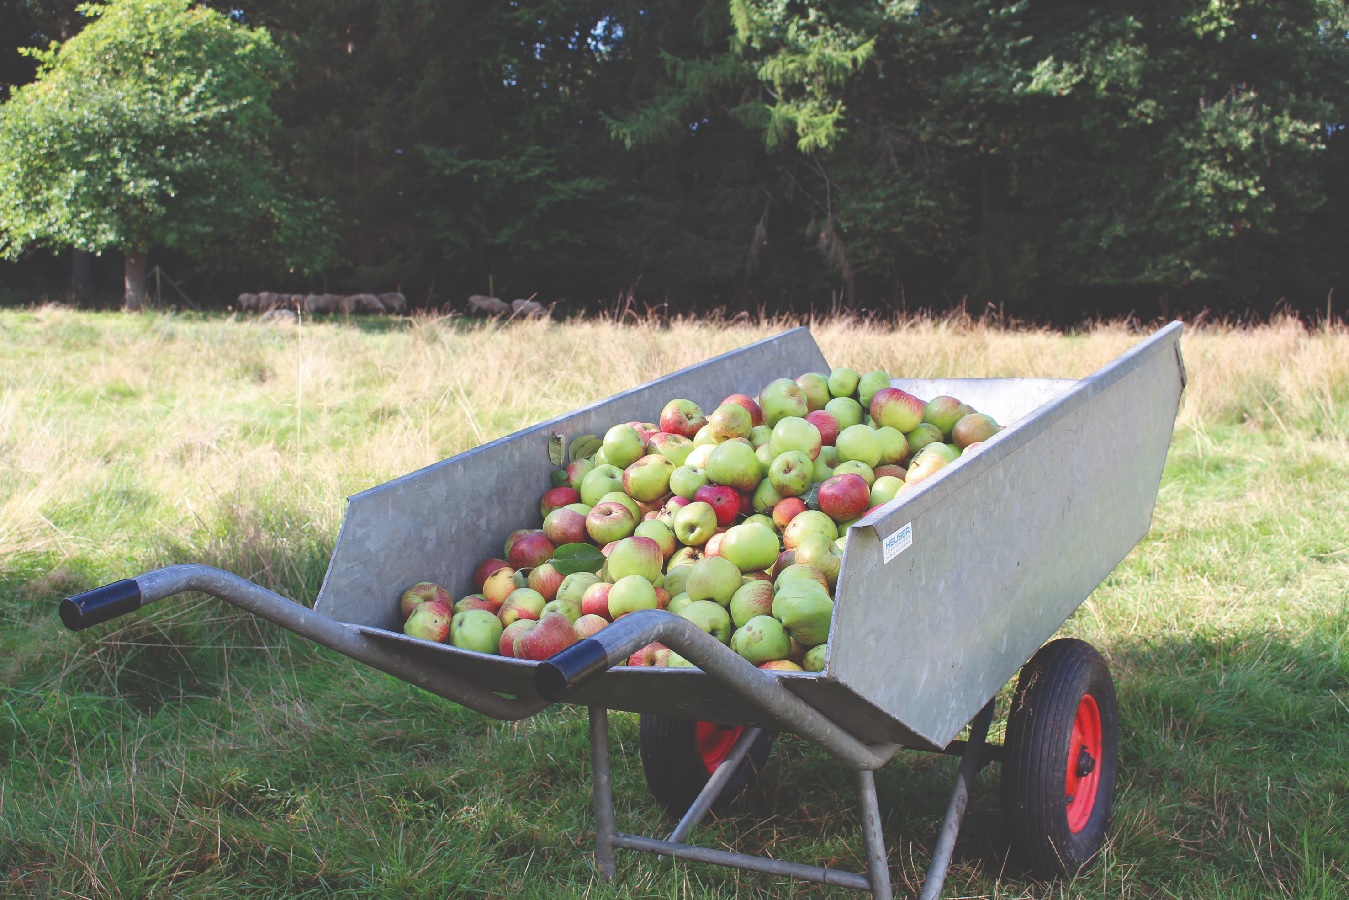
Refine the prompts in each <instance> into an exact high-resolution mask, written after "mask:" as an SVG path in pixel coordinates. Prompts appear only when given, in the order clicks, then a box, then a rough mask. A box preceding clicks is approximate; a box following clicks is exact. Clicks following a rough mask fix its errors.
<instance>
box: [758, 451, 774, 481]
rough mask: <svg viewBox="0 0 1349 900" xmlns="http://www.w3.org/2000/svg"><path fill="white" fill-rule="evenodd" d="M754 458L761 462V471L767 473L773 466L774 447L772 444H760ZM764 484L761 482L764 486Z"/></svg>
mask: <svg viewBox="0 0 1349 900" xmlns="http://www.w3.org/2000/svg"><path fill="white" fill-rule="evenodd" d="M754 458H755V459H757V460H758V461H759V470H760V471H762V472H767V471H768V467H769V466H771V465H772V464H773V447H772V445H770V444H760V445H759V446H757V447H755V448H754ZM762 483H763V482H760V484H762Z"/></svg>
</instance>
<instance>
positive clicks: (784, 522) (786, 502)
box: [773, 497, 806, 531]
mask: <svg viewBox="0 0 1349 900" xmlns="http://www.w3.org/2000/svg"><path fill="white" fill-rule="evenodd" d="M805 511H806V501H804V500H802V499H801V498H800V497H784V498H783V499H782V500H780V501H778V503H777V505H776V506H774V507H773V524H774V525H776V526H777V529H778V531H782V530H783V529H785V528H786V527H787V526H788V525H789V524H790V523H791V521H792V519H794V518H796V516H797V515H798V514H800V513H803V512H805Z"/></svg>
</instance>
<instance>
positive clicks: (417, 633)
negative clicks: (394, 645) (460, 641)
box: [403, 600, 454, 644]
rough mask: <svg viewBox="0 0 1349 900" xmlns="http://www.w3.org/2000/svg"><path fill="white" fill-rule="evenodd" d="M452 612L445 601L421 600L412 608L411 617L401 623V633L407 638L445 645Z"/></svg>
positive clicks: (452, 615)
mask: <svg viewBox="0 0 1349 900" xmlns="http://www.w3.org/2000/svg"><path fill="white" fill-rule="evenodd" d="M453 617H454V610H453V609H452V608H451V607H450V604H449V601H447V600H423V601H422V602H421V603H418V604H417V605H416V606H415V607H413V610H412V613H411V615H409V616H408V619H407V621H406V622H404V623H403V633H404V634H406V635H408V636H409V637H415V638H420V639H422V640H424V641H434V642H435V643H437V644H443V643H445V639H446V638H448V637H449V636H450V620H451V619H452V618H453Z"/></svg>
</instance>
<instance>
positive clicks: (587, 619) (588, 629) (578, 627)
mask: <svg viewBox="0 0 1349 900" xmlns="http://www.w3.org/2000/svg"><path fill="white" fill-rule="evenodd" d="M608 624H609V620H608V619H606V618H604V617H603V616H581V618H579V619H577V620H576V621H575V622H572V623H571V630H572V631H574V632H576V639H577V640H578V641H583V640H585V639H586V638H588V637H594V636H595V635H596V634H598V633H599V632H600V631H602V630H603V629H604V627H605V626H606V625H608Z"/></svg>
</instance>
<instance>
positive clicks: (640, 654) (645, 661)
mask: <svg viewBox="0 0 1349 900" xmlns="http://www.w3.org/2000/svg"><path fill="white" fill-rule="evenodd" d="M669 656H670V648H669V647H667V646H665V645H664V644H660V643H655V644H647V645H646V646H645V647H643V648H641V649H640V650H638V651H637V652H635V653H633V654H632V656H629V657H628V665H630V666H663V665H665V660H666V659H668V658H669Z"/></svg>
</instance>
